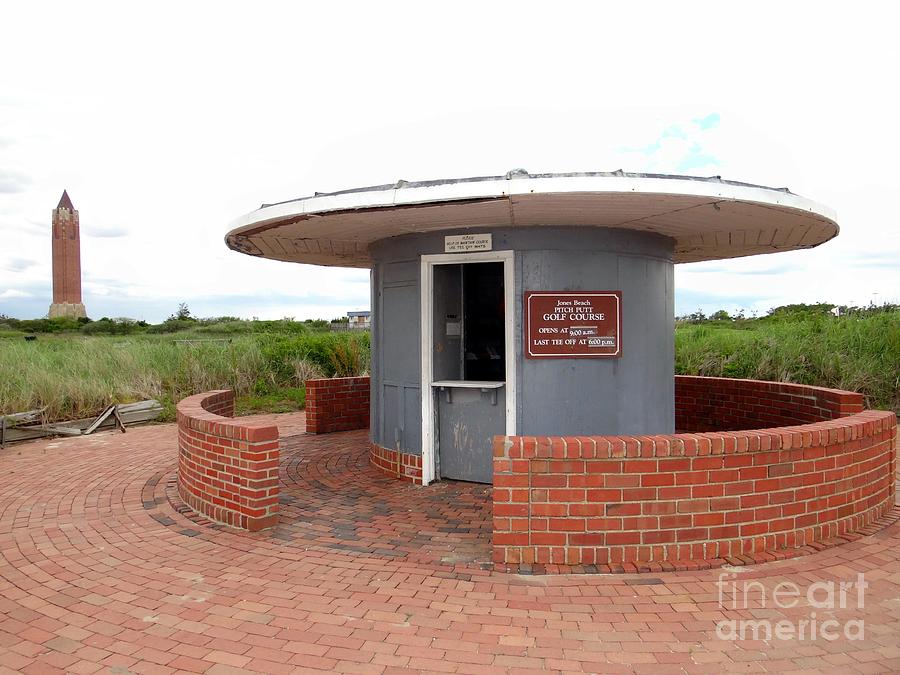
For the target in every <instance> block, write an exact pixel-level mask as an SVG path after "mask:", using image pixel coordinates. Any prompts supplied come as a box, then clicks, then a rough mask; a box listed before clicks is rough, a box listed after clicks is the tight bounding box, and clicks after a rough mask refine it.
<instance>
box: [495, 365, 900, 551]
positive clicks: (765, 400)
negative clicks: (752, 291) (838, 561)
mask: <svg viewBox="0 0 900 675" xmlns="http://www.w3.org/2000/svg"><path fill="white" fill-rule="evenodd" d="M861 407H862V399H861V397H860V396H859V395H858V394H852V393H850V392H838V391H835V390H828V389H821V388H817V387H805V386H801V385H791V384H778V383H768V382H765V383H764V382H756V381H746V380H727V379H719V378H677V381H676V408H677V412H676V420H677V425H678V427H679V428H680V429H689V430H698V431H701V433H679V434H672V435H659V436H634V437H630V436H595V437H552V438H547V437H539V438H534V437H521V436H513V437H503V436H499V437H496V438H495V440H494V492H493V495H494V538H493V546H494V561H495V562H496V563H500V564H503V563H506V564H510V565H518V564H533V563H538V564H562V565H610V566H611V567H613V568H616V567H617V566H621V565H622V564H623V563H624V564H628V563H636V562H644V563H651V564H652V565H651V568H652V569H667V568H671V567H672V564H671V563H673V562H679V561H718V562H719V563H721V562H724V561H725V560H726V559H727V560H728V561H729V562H733V563H737V564H741V563H746V562H752V561H757V560H765V559H767V558H771V557H773V556H774V557H778V555H779V552H780V551H784V550H786V549H798V548H801V547H805V546H810V545H816V544H817V543H821V542H823V541H826V540H829V539H831V538H834V537H839V536H840V535H842V534H847V533H850V532H854V531H857V530H859V529H861V528H864V527H866V526H867V525H869V524H871V523H872V522H873V521H875V520H876V519H878V518H879V517H881V516H882V515H884V514H885V513H886V512H887V511H888V510H889V509H890V508H891V507H892V506H893V505H894V498H895V495H894V470H895V466H896V457H895V453H896V448H895V444H896V441H895V434H896V425H897V420H896V417H895V415H894V414H893V413H891V412H881V411H864V412H856V414H849V415H848V416H842V415H847V414H848V413H852V412H855V411H856V410H860V409H861ZM798 420H802V421H803V422H809V423H806V424H800V425H797V426H780V427H775V428H766V429H747V427H748V426H753V425H758V424H760V423H763V424H765V425H768V426H771V425H772V424H776V425H777V424H785V423H787V424H791V425H796V424H797V421H798ZM711 427H712V428H715V427H720V428H721V427H725V428H726V429H731V430H727V431H703V430H706V429H709V428H711ZM742 428H743V430H742Z"/></svg>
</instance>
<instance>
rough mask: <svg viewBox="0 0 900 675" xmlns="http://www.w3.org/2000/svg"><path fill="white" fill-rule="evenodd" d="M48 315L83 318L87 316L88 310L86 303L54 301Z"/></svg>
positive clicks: (52, 316)
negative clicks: (85, 306)
mask: <svg viewBox="0 0 900 675" xmlns="http://www.w3.org/2000/svg"><path fill="white" fill-rule="evenodd" d="M48 316H49V317H50V318H51V319H58V318H60V317H67V318H69V319H83V318H85V317H86V316H87V312H86V311H85V309H84V303H82V302H77V303H72V302H54V303H53V304H52V305H50V312H49V313H48Z"/></svg>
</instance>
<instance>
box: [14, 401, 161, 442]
mask: <svg viewBox="0 0 900 675" xmlns="http://www.w3.org/2000/svg"><path fill="white" fill-rule="evenodd" d="M162 411H163V407H162V405H161V404H160V403H159V401H155V400H152V399H151V400H147V401H139V402H137V403H127V404H124V405H111V406H109V407H108V408H106V410H104V411H103V412H102V413H100V415H99V416H97V417H90V418H86V419H80V420H73V421H71V422H56V423H52V424H46V423H43V422H42V421H41V415H42V414H43V412H44V411H43V410H29V411H28V412H24V413H14V414H11V415H2V416H0V447H4V446H5V445H6V443H12V442H16V441H28V440H32V439H35V438H44V437H47V436H62V435H64V436H80V435H82V434H89V433H93V432H94V431H96V430H97V429H108V428H110V427H118V428H119V429H120V430H121V431H122V433H125V425H126V424H136V423H139V422H149V421H151V420H154V419H156V418H157V417H159V416H160V415H161V414H162Z"/></svg>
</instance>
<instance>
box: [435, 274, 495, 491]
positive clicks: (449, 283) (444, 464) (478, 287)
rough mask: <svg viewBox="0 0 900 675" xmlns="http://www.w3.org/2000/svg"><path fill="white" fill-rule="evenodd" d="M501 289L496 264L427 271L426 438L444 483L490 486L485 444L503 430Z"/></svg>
mask: <svg viewBox="0 0 900 675" xmlns="http://www.w3.org/2000/svg"><path fill="white" fill-rule="evenodd" d="M503 291H504V288H503V263H499V262H480V263H479V262H471V263H463V264H446V265H436V266H435V268H434V281H433V290H432V297H433V303H434V304H433V308H434V309H433V321H434V326H433V337H434V340H433V343H434V344H433V347H432V376H433V382H432V387H433V389H434V396H435V405H434V411H435V420H434V425H435V434H434V437H435V440H436V445H437V450H438V452H437V457H436V463H437V465H438V467H437V468H438V473H439V475H440V476H441V477H444V478H454V479H457V480H470V481H477V482H483V483H489V482H491V476H492V463H491V461H492V456H491V439H492V438H493V437H494V436H495V435H502V434H503V433H505V428H506V411H505V406H504V405H502V402H503V397H504V396H505V392H504V387H505V384H506V382H505V378H506V348H505V347H506V345H505V331H504V325H505V317H506V312H505V306H504V292H503ZM498 397H499V400H500V403H501V404H500V405H498Z"/></svg>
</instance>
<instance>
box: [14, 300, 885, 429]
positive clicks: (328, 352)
mask: <svg viewBox="0 0 900 675" xmlns="http://www.w3.org/2000/svg"><path fill="white" fill-rule="evenodd" d="M203 332H206V331H202V332H200V331H191V332H188V333H179V334H178V338H186V337H197V338H202V337H204V336H203V334H202V333H203ZM193 333H198V334H197V335H194V334H193ZM206 337H209V335H208V334H207V335H206ZM229 337H230V340H229V341H224V340H223V341H210V342H197V343H193V344H184V343H176V342H174V340H173V337H172V336H165V335H131V336H122V337H87V336H79V335H75V336H48V335H41V336H40V337H39V339H38V340H36V341H34V342H25V341H24V340H22V339H21V337H19V338H7V339H0V414H8V413H13V412H20V411H24V410H32V409H35V408H45V409H46V412H45V417H46V418H47V419H48V420H65V419H76V418H81V417H90V416H92V415H96V414H97V413H99V412H100V411H102V410H103V408H104V407H106V406H107V405H109V404H111V403H124V402H130V401H137V400H142V399H146V398H155V399H157V400H159V401H161V402H162V403H163V404H164V405H165V406H166V409H167V418H169V419H171V418H172V416H173V411H174V405H175V403H176V402H177V401H178V400H180V399H181V398H183V397H185V396H189V395H191V394H194V393H197V392H201V391H206V390H209V389H220V388H229V389H234V390H235V392H236V394H237V396H238V397H239V399H240V397H244V398H245V399H246V400H247V401H249V402H250V403H248V404H247V405H246V406H244V407H241V405H240V400H239V408H241V409H245V410H247V409H253V410H259V409H266V408H267V407H274V406H280V405H282V404H287V405H289V406H293V407H294V408H296V407H298V406H300V405H302V403H303V401H304V393H305V392H304V391H303V382H304V381H305V380H306V379H309V378H311V377H319V376H326V377H330V376H333V375H359V374H364V373H366V372H368V369H369V353H370V349H369V335H368V333H358V334H357V333H328V332H311V331H306V332H300V333H297V334H290V333H285V332H266V333H253V334H245V333H243V332H241V331H237V330H235V331H234V332H233V333H232V334H231V335H229ZM675 346H676V350H675V353H676V356H675V370H676V372H677V373H680V374H688V375H711V376H718V377H743V378H754V379H763V380H778V381H784V382H798V383H802V384H813V385H819V386H826V387H835V388H838V389H848V390H850V391H858V392H861V393H862V394H864V395H865V397H866V403H867V405H868V406H869V407H878V408H892V409H894V410H900V312H897V311H894V312H885V313H880V314H874V315H867V316H849V317H840V318H836V317H832V316H803V317H799V318H796V317H795V318H791V319H778V318H772V317H768V318H765V319H759V320H750V321H741V322H735V323H732V322H730V321H712V322H705V323H701V324H697V325H692V324H686V325H680V326H679V327H678V329H677V330H676V331H675ZM279 409H280V408H279Z"/></svg>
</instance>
